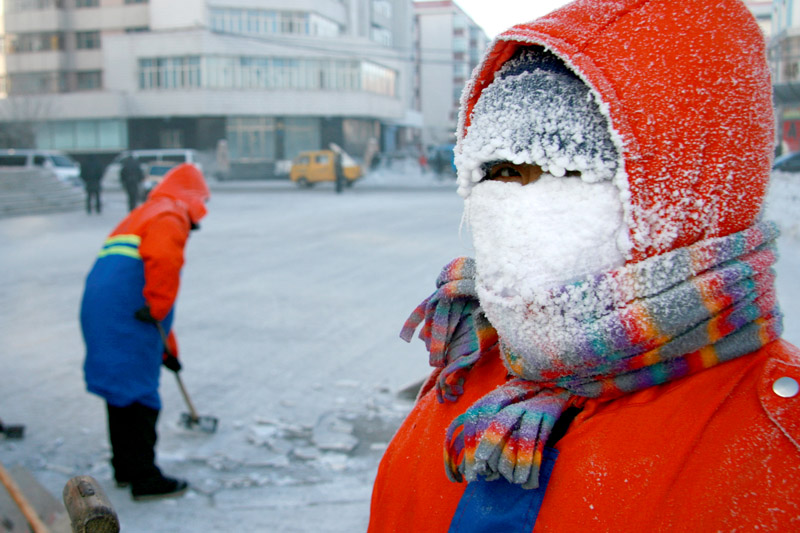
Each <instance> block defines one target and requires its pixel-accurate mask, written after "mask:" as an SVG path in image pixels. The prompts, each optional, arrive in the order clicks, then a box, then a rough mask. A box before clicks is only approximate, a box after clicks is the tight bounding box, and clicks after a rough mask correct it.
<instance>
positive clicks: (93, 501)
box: [64, 476, 120, 533]
mask: <svg viewBox="0 0 800 533" xmlns="http://www.w3.org/2000/svg"><path fill="white" fill-rule="evenodd" d="M64 505H65V506H66V507H67V514H68V515H69V518H70V521H71V523H72V531H73V533H118V532H119V528H120V526H119V518H118V517H117V512H116V511H115V510H114V507H113V506H112V505H111V502H110V501H109V499H108V497H107V496H106V493H105V492H104V491H103V489H102V487H100V484H99V483H98V482H97V480H96V479H94V478H93V477H92V476H75V477H73V478H72V479H70V480H69V481H67V484H66V485H64Z"/></svg>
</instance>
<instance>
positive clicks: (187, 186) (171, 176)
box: [149, 163, 211, 224]
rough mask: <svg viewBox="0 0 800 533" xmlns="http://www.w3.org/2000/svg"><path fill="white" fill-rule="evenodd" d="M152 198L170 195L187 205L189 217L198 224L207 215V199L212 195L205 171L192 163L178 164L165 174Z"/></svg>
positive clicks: (151, 195)
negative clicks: (204, 175)
mask: <svg viewBox="0 0 800 533" xmlns="http://www.w3.org/2000/svg"><path fill="white" fill-rule="evenodd" d="M149 196H150V198H156V197H159V196H168V197H170V198H172V199H174V200H177V201H179V202H181V203H182V204H184V205H185V206H186V209H187V211H188V213H189V219H190V220H191V221H192V222H193V223H195V224H197V223H198V222H200V219H201V218H203V217H204V216H205V215H206V201H207V200H208V199H209V198H210V197H211V193H210V191H209V190H208V185H206V181H205V179H203V173H202V172H200V169H198V168H197V167H196V166H194V165H192V164H190V163H184V164H182V165H178V166H176V167H175V168H173V169H172V170H170V171H169V172H167V175H166V176H164V179H163V180H162V181H161V183H159V184H158V185H157V186H156V187H155V188H154V189H153V190H152V191H151V192H150V195H149Z"/></svg>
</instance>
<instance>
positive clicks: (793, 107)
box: [769, 0, 800, 154]
mask: <svg viewBox="0 0 800 533" xmlns="http://www.w3.org/2000/svg"><path fill="white" fill-rule="evenodd" d="M771 4H772V37H771V39H770V44H769V59H770V68H771V70H772V83H773V89H774V91H773V97H774V103H775V109H776V119H777V131H778V139H777V147H776V152H777V153H778V154H786V153H791V152H797V151H800V0H774V1H773V2H771Z"/></svg>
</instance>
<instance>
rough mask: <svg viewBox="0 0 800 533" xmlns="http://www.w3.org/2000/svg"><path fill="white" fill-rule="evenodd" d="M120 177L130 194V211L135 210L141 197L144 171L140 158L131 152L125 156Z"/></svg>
mask: <svg viewBox="0 0 800 533" xmlns="http://www.w3.org/2000/svg"><path fill="white" fill-rule="evenodd" d="M120 179H121V180H122V185H123V186H124V187H125V192H126V193H127V195H128V211H133V210H134V208H135V207H136V206H137V205H138V204H139V199H140V198H141V190H142V182H143V181H144V172H142V166H141V165H140V164H139V160H138V159H136V158H135V157H133V156H132V155H130V154H128V155H127V156H125V158H124V159H123V160H122V169H121V170H120Z"/></svg>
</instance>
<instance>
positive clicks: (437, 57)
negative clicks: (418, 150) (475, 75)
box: [414, 0, 488, 145]
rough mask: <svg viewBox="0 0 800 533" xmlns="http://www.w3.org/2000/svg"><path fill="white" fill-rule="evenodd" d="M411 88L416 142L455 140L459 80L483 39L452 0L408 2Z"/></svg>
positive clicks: (462, 81)
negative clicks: (418, 129) (418, 128)
mask: <svg viewBox="0 0 800 533" xmlns="http://www.w3.org/2000/svg"><path fill="white" fill-rule="evenodd" d="M414 18H415V20H416V24H415V44H416V53H415V58H416V61H417V63H418V67H417V75H418V78H417V80H416V82H415V84H414V87H415V94H416V97H417V99H418V101H419V105H420V108H421V111H422V116H423V123H424V128H423V131H422V142H423V143H425V144H426V145H431V144H446V143H453V142H455V131H456V123H457V120H458V109H459V99H460V98H461V91H462V90H463V88H464V84H465V83H466V81H467V80H468V79H469V77H470V75H471V74H472V70H473V69H474V68H475V67H476V66H477V64H478V62H479V61H480V59H481V57H482V55H483V52H484V51H485V49H486V46H487V45H488V39H487V37H486V34H485V33H484V31H483V29H481V28H480V26H478V25H477V24H476V23H475V22H474V21H473V20H472V19H471V18H470V17H469V16H468V15H467V14H466V13H464V11H463V10H462V9H461V8H460V7H458V5H457V4H456V3H455V2H453V1H452V0H439V1H433V2H414Z"/></svg>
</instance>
